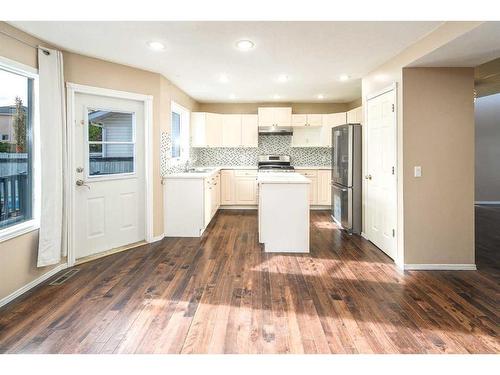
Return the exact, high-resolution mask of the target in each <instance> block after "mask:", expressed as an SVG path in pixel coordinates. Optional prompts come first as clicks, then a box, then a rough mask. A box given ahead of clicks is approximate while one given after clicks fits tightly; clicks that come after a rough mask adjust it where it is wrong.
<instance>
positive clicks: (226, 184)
mask: <svg viewBox="0 0 500 375" xmlns="http://www.w3.org/2000/svg"><path fill="white" fill-rule="evenodd" d="M220 203H221V205H231V204H234V203H235V197H234V171H232V170H223V171H221V172H220Z"/></svg>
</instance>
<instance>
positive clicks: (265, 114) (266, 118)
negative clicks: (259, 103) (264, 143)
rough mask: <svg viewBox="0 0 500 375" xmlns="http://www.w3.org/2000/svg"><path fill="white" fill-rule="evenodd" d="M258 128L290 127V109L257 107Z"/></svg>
mask: <svg viewBox="0 0 500 375" xmlns="http://www.w3.org/2000/svg"><path fill="white" fill-rule="evenodd" d="M258 114H259V126H291V124H292V108H291V107H259V109H258Z"/></svg>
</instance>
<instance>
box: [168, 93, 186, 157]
mask: <svg viewBox="0 0 500 375" xmlns="http://www.w3.org/2000/svg"><path fill="white" fill-rule="evenodd" d="M171 134H172V150H171V154H170V156H171V157H172V159H176V160H179V161H181V160H188V159H189V111H188V110H187V109H186V108H184V107H182V106H180V105H178V104H177V103H175V102H172V121H171Z"/></svg>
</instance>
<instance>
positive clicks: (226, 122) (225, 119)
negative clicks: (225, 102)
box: [222, 115, 241, 147]
mask: <svg viewBox="0 0 500 375" xmlns="http://www.w3.org/2000/svg"><path fill="white" fill-rule="evenodd" d="M239 146H241V115H222V147H239Z"/></svg>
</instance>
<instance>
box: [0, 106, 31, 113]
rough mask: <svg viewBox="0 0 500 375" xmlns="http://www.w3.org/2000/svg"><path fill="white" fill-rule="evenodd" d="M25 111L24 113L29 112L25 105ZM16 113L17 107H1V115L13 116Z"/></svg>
mask: <svg viewBox="0 0 500 375" xmlns="http://www.w3.org/2000/svg"><path fill="white" fill-rule="evenodd" d="M23 110H24V112H27V111H28V107H26V106H24V105H23ZM14 113H16V106H15V105H5V106H2V107H0V115H13V114H14Z"/></svg>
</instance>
